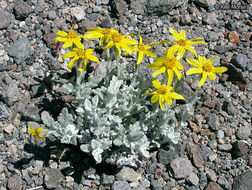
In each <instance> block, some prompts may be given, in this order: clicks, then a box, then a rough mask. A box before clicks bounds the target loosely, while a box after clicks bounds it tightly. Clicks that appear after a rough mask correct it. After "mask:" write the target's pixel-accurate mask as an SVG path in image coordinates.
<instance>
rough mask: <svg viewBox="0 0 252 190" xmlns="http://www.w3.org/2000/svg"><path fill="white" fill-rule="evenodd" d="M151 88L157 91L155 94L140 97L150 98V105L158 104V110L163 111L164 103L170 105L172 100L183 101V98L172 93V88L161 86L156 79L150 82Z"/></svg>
mask: <svg viewBox="0 0 252 190" xmlns="http://www.w3.org/2000/svg"><path fill="white" fill-rule="evenodd" d="M152 84H153V86H154V87H155V88H156V89H157V91H155V92H151V93H148V94H143V95H142V96H152V97H151V103H153V104H154V103H156V102H157V101H158V102H159V105H160V108H161V109H162V110H164V111H165V105H164V104H163V102H165V103H166V104H167V105H171V104H172V99H177V100H185V99H184V97H183V96H181V95H180V94H178V93H176V92H174V91H173V88H172V87H171V86H169V85H167V86H166V85H161V84H160V82H159V81H158V80H157V79H154V80H153V81H152Z"/></svg>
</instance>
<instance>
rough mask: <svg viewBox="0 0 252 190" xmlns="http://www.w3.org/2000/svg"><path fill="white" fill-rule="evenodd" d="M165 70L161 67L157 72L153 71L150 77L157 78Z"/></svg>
mask: <svg viewBox="0 0 252 190" xmlns="http://www.w3.org/2000/svg"><path fill="white" fill-rule="evenodd" d="M165 70H166V67H161V68H160V69H158V70H157V71H155V72H154V73H152V77H154V78H155V77H156V76H158V75H159V74H161V73H164V72H165Z"/></svg>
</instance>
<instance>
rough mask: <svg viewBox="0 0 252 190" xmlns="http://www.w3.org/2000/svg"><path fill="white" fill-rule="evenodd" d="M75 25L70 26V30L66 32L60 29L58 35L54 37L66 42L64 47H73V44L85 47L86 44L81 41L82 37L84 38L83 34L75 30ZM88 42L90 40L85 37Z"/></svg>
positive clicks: (57, 40) (55, 40)
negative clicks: (80, 34)
mask: <svg viewBox="0 0 252 190" xmlns="http://www.w3.org/2000/svg"><path fill="white" fill-rule="evenodd" d="M73 28H74V25H73V26H72V27H71V28H70V30H69V32H68V33H66V32H64V31H61V30H59V31H58V32H57V33H56V34H57V35H58V37H56V38H55V39H54V42H55V43H57V42H64V44H63V46H62V47H63V48H68V47H72V46H73V44H74V45H76V46H77V47H78V48H84V45H83V44H82V43H81V39H82V38H83V37H82V36H78V35H77V34H76V33H75V32H74V31H73ZM83 39H84V40H85V41H86V42H87V43H88V41H87V40H86V39H85V38H83Z"/></svg>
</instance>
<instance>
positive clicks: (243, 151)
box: [231, 141, 249, 158]
mask: <svg viewBox="0 0 252 190" xmlns="http://www.w3.org/2000/svg"><path fill="white" fill-rule="evenodd" d="M248 152H249V147H248V145H247V144H246V143H245V142H243V141H235V143H233V148H232V151H231V153H232V156H233V157H234V158H238V157H242V156H245V155H247V154H248Z"/></svg>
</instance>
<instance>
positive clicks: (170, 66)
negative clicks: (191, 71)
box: [163, 58, 177, 69]
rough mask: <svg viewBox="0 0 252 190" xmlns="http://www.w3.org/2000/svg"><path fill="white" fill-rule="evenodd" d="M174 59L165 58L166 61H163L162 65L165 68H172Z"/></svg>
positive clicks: (174, 62) (174, 63)
mask: <svg viewBox="0 0 252 190" xmlns="http://www.w3.org/2000/svg"><path fill="white" fill-rule="evenodd" d="M176 61H177V60H176V59H175V58H171V59H169V58H168V59H166V61H165V62H164V63H163V65H164V66H165V67H166V68H167V69H172V68H173V67H174V66H175V65H176Z"/></svg>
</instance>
